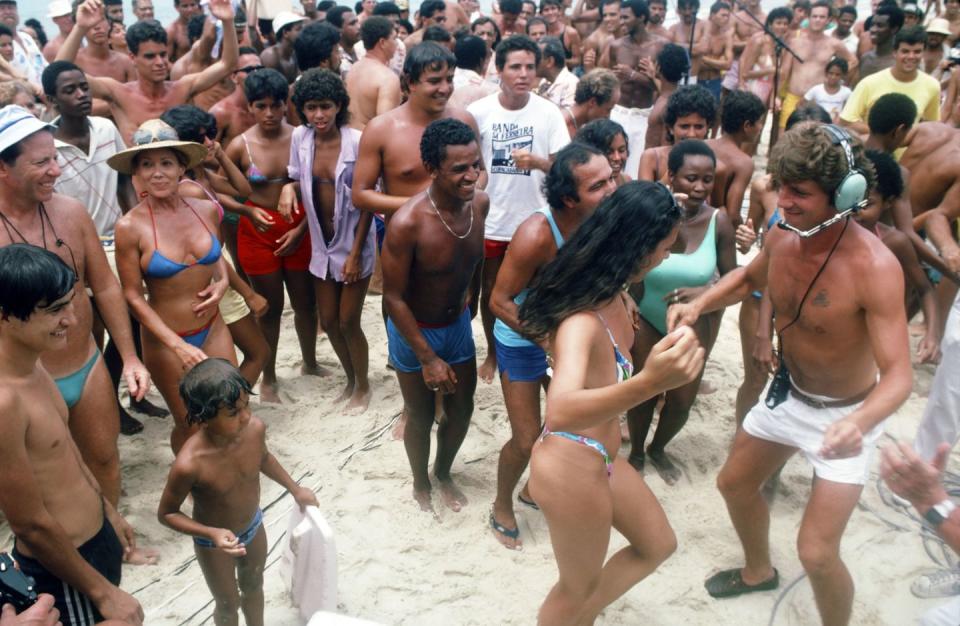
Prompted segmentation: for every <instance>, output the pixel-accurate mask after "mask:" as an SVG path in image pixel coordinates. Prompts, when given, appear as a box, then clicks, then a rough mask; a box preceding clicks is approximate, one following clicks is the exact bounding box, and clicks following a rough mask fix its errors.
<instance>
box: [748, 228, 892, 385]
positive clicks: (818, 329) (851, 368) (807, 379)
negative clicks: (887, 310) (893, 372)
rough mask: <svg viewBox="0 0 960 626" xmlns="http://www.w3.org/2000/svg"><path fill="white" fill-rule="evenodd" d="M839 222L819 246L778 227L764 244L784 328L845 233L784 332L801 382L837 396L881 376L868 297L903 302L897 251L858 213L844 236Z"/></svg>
mask: <svg viewBox="0 0 960 626" xmlns="http://www.w3.org/2000/svg"><path fill="white" fill-rule="evenodd" d="M842 229H843V225H842V224H836V225H835V226H834V227H832V228H830V229H828V230H827V231H823V232H821V233H819V234H817V235H815V237H816V238H817V239H818V241H817V243H818V244H819V245H818V247H817V248H816V249H815V250H813V249H811V248H810V247H809V246H808V245H804V243H808V242H809V241H810V240H806V241H805V240H802V239H800V238H799V237H798V236H797V235H795V234H793V233H786V232H784V231H780V230H777V229H774V230H772V231H770V232H769V233H768V239H767V243H766V247H765V248H764V249H765V250H766V254H768V255H769V264H768V266H767V276H768V283H767V288H768V291H769V293H770V297H771V300H772V302H773V307H774V313H775V315H776V318H777V320H778V322H779V323H778V328H782V327H783V326H784V325H786V324H787V323H788V322H789V321H790V320H792V319H793V318H794V316H796V315H797V309H798V307H799V306H800V301H801V298H802V297H803V294H804V292H805V291H806V290H807V288H808V286H809V285H810V283H811V281H812V280H813V278H814V276H815V275H816V273H817V271H818V270H819V269H820V267H821V266H823V264H824V261H825V260H826V258H827V255H828V254H829V252H830V247H831V246H832V245H833V242H835V241H837V239H838V238H839V239H840V243H839V244H838V245H837V247H836V250H835V251H834V252H833V255H832V256H831V257H830V260H829V262H828V263H827V264H826V267H825V268H824V270H823V273H822V274H820V277H819V278H817V280H816V284H814V285H813V288H812V289H811V291H810V295H809V296H808V297H807V300H806V302H804V303H803V308H802V310H800V317H799V318H798V320H797V322H796V323H795V324H793V325H792V326H791V327H790V328H789V329H787V330H786V332H784V334H783V335H782V341H783V345H784V346H785V347H784V358H785V361H786V364H787V367H788V369H789V370H790V376H791V378H792V379H793V380H794V381H795V382H796V385H797V386H798V387H800V388H801V389H803V390H805V391H807V392H810V393H815V394H820V395H824V396H829V397H832V398H851V397H854V396H856V395H858V394H861V393H863V392H864V391H865V390H867V389H869V388H870V387H872V386H873V385H874V384H875V383H876V380H877V364H876V359H875V357H874V351H873V346H872V344H871V340H870V332H869V329H868V326H867V323H866V319H865V316H864V313H865V310H866V309H867V308H868V304H867V301H870V300H873V301H875V299H876V298H877V297H882V298H889V299H891V301H894V302H902V301H903V272H902V270H901V269H900V263H899V262H898V261H897V259H896V257H895V256H894V255H893V253H891V252H890V250H889V249H888V248H887V247H886V246H885V245H884V244H883V242H882V241H880V239H879V238H878V237H876V236H874V235H873V234H872V233H870V232H869V231H867V230H866V229H864V228H863V227H862V226H860V225H859V224H857V223H856V222H854V221H853V220H850V221H849V222H848V224H847V226H846V231H845V232H843V235H842V237H840V233H841V231H842ZM865 276H872V277H874V278H875V279H874V280H864V277H865ZM869 291H874V293H873V294H869V293H867V292H869Z"/></svg>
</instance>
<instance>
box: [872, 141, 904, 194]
mask: <svg viewBox="0 0 960 626" xmlns="http://www.w3.org/2000/svg"><path fill="white" fill-rule="evenodd" d="M867 158H868V159H870V162H871V163H873V171H874V172H875V173H876V179H877V184H876V187H875V189H876V190H877V193H879V194H880V197H881V198H883V199H884V200H887V199H889V198H899V197H900V196H901V195H902V194H903V174H902V173H901V172H900V165H899V164H898V163H897V161H896V160H895V159H894V158H893V156H892V155H891V154H889V153H887V152H883V151H882V150H867Z"/></svg>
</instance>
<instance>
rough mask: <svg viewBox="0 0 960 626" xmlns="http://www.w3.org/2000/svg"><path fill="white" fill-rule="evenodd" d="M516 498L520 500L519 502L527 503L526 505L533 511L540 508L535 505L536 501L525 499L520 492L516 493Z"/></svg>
mask: <svg viewBox="0 0 960 626" xmlns="http://www.w3.org/2000/svg"><path fill="white" fill-rule="evenodd" d="M517 500H518V501H519V502H520V504H525V505H527V506H528V507H530V508H531V509H533V510H534V511H539V510H540V507H539V506H537V503H536V502H534V501H533V500H527V499H526V498H524V497H523V494H522V493H518V494H517Z"/></svg>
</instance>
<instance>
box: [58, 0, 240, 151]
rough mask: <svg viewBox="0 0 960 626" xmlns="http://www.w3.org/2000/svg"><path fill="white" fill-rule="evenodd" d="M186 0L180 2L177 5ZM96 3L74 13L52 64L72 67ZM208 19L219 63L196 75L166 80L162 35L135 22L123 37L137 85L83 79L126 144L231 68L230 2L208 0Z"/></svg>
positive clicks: (97, 12)
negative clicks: (218, 39)
mask: <svg viewBox="0 0 960 626" xmlns="http://www.w3.org/2000/svg"><path fill="white" fill-rule="evenodd" d="M189 1H190V0H182V2H183V3H186V2H189ZM101 11H102V8H101V3H100V0H86V2H84V3H83V4H82V5H80V7H79V8H78V9H77V25H76V27H75V28H74V29H73V32H71V33H70V36H69V37H67V40H66V41H65V42H64V43H63V47H62V48H61V49H60V52H59V53H57V59H59V60H64V61H72V60H73V59H74V57H75V56H76V54H77V50H79V48H80V40H81V39H82V38H83V36H84V35H86V33H87V31H89V30H90V28H92V27H93V25H94V24H95V23H96V22H97V21H99V19H100V16H101ZM210 12H211V14H212V15H213V16H214V17H215V18H217V19H219V20H221V21H222V22H223V23H224V28H223V49H222V53H221V55H220V60H219V61H217V62H216V63H214V64H213V65H211V66H210V67H208V68H206V69H204V70H203V71H202V72H200V73H199V74H187V75H186V76H184V77H183V78H181V79H180V80H176V81H169V80H167V72H168V71H169V66H170V63H169V61H168V59H167V34H166V32H164V30H163V28H162V27H161V26H160V24H159V22H157V21H155V20H153V21H151V20H148V21H144V22H137V23H136V24H134V25H133V26H131V27H130V29H129V30H128V31H127V40H128V41H129V42H130V53H131V54H132V55H133V60H134V64H135V66H136V68H137V76H138V77H137V80H135V81H131V82H127V83H121V82H119V81H116V80H113V79H112V78H102V77H95V76H88V77H87V80H88V81H89V83H90V91H91V93H92V94H93V96H94V97H95V98H100V99H102V100H106V101H107V102H108V103H109V104H110V113H111V115H112V117H113V119H114V121H116V123H117V128H119V129H120V134H121V135H122V136H123V139H124V141H126V142H127V144H129V143H130V141H131V139H132V137H133V132H134V131H135V130H137V128H138V127H139V126H140V124H142V123H143V122H145V121H147V120H149V119H154V118H158V117H160V115H161V114H162V113H163V112H164V111H166V110H167V109H169V108H171V107H174V106H177V105H178V104H186V103H187V102H188V101H190V99H191V98H193V97H194V96H195V95H197V94H198V93H201V92H203V91H205V90H207V89H209V88H210V87H213V86H214V85H216V84H217V83H219V82H220V81H221V80H223V79H224V78H226V77H228V76H229V75H230V72H231V71H232V70H233V68H235V67H236V64H237V48H238V45H237V32H236V30H235V29H234V28H233V6H232V4H231V2H230V0H210Z"/></svg>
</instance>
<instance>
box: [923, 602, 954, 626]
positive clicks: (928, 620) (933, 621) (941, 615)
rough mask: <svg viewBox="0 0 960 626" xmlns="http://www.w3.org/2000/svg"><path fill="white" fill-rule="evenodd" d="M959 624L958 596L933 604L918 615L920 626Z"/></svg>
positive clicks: (950, 625)
mask: <svg viewBox="0 0 960 626" xmlns="http://www.w3.org/2000/svg"><path fill="white" fill-rule="evenodd" d="M957 624H960V598H953V599H952V600H950V601H948V602H946V603H945V604H941V605H940V606H935V607H933V608H932V609H930V610H929V611H927V612H926V613H924V614H923V615H922V616H921V617H920V626H957Z"/></svg>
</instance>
